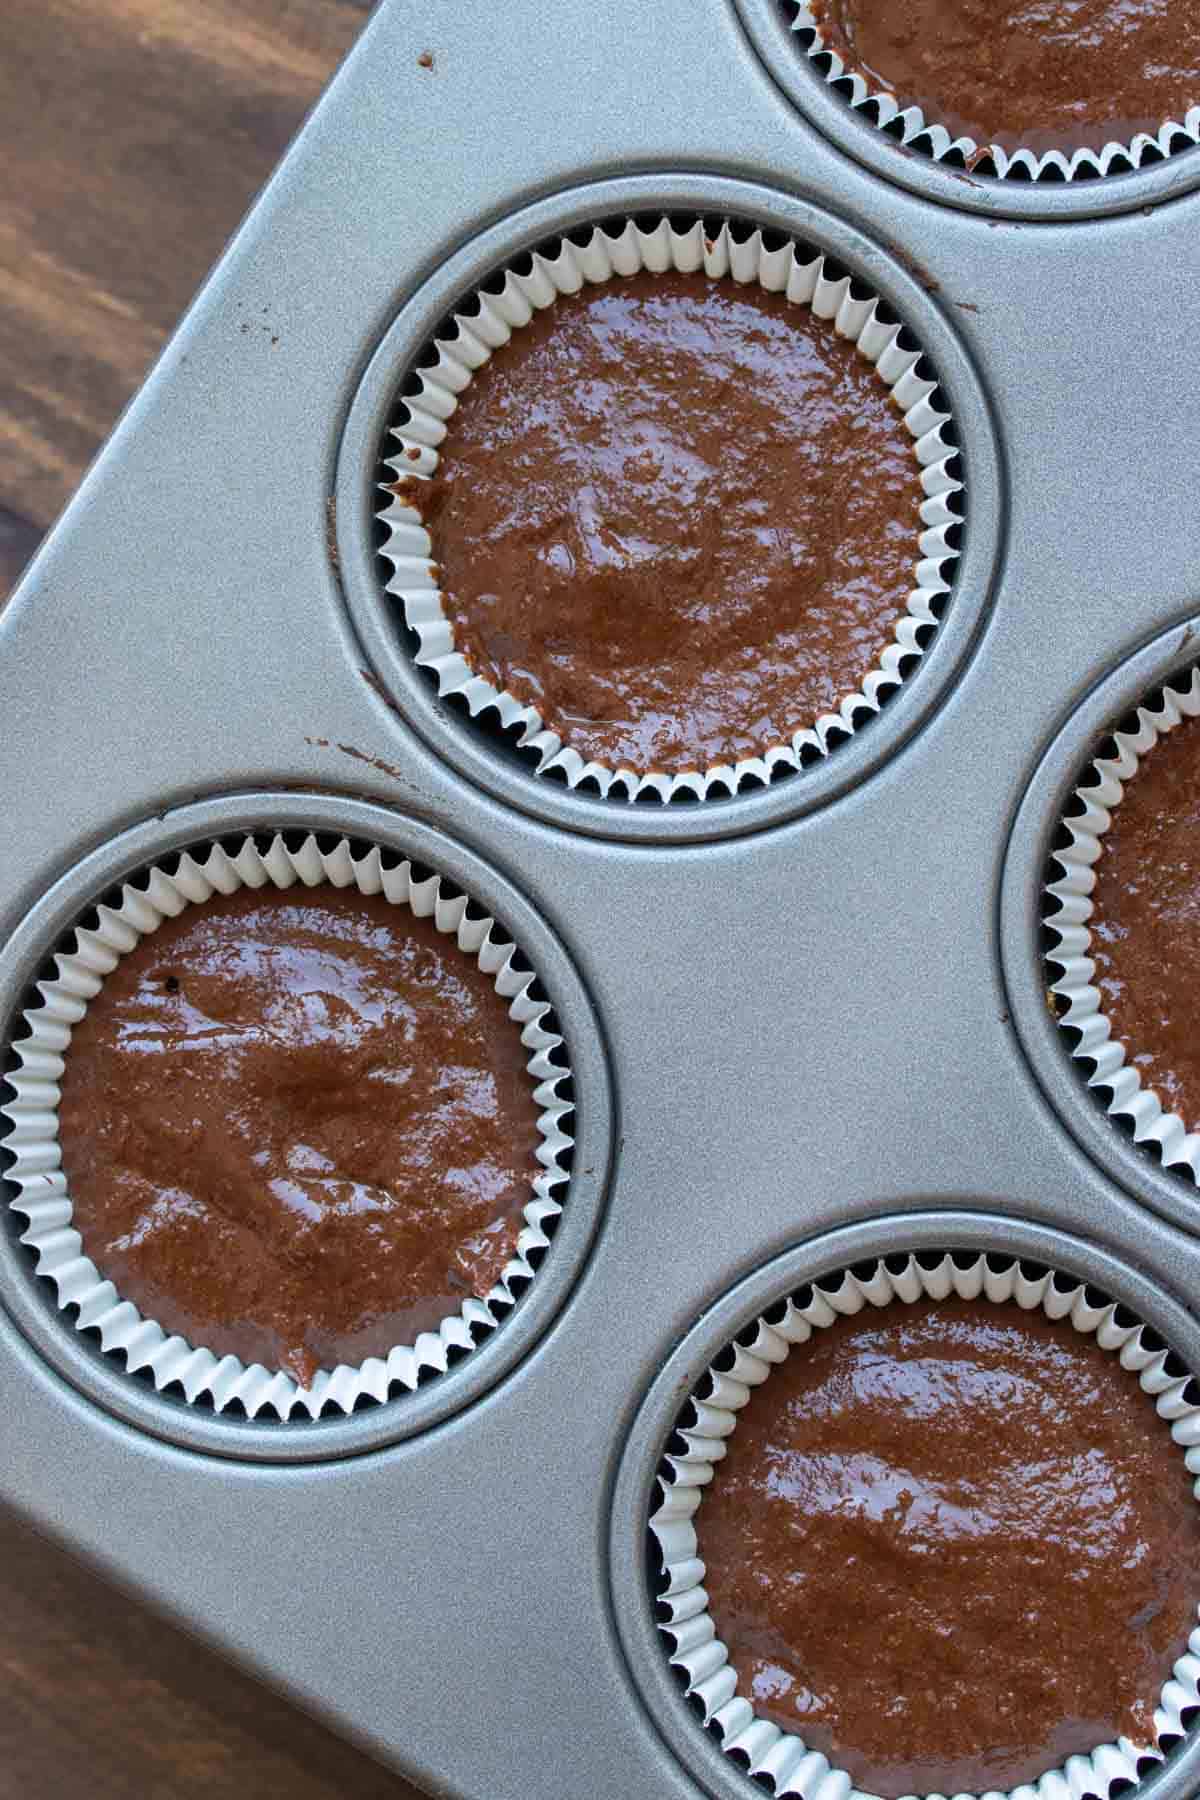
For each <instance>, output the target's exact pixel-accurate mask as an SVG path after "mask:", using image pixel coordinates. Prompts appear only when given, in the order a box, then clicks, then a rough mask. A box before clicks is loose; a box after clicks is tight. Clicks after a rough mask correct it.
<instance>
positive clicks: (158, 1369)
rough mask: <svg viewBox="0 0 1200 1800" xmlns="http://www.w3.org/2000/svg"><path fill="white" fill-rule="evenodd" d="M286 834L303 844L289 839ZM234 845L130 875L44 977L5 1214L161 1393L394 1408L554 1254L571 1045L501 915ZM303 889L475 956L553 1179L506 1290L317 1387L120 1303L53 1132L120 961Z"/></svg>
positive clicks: (402, 880) (317, 862) (410, 874)
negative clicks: (394, 916)
mask: <svg viewBox="0 0 1200 1800" xmlns="http://www.w3.org/2000/svg"><path fill="white" fill-rule="evenodd" d="M259 835H260V837H261V835H262V834H259ZM287 835H288V837H289V838H291V839H292V841H293V842H294V841H295V837H294V834H293V833H290V832H289V833H288V834H287ZM227 841H228V840H227V839H226V840H223V841H222V843H212V844H207V845H205V846H203V847H197V851H196V854H193V852H192V851H190V850H189V851H186V852H185V853H184V854H183V855H182V856H181V857H180V859H179V866H178V868H176V869H175V870H174V871H173V872H172V873H168V872H167V870H166V869H164V868H161V867H153V868H151V869H150V870H149V872H148V874H147V875H146V876H144V877H135V878H133V879H132V880H131V881H127V882H126V883H125V884H124V886H123V887H122V889H121V898H120V903H119V904H118V905H115V906H112V905H109V904H107V903H104V904H100V905H99V906H98V907H97V908H96V911H97V914H98V920H97V923H96V924H95V925H94V926H90V927H84V926H82V925H80V926H76V928H75V930H74V932H73V934H72V935H73V938H74V948H72V949H69V950H60V951H59V952H58V953H57V954H56V955H55V956H54V958H53V961H54V965H55V969H56V974H55V976H54V977H53V979H43V980H40V981H38V982H37V984H36V987H37V992H38V993H39V994H40V996H41V999H42V1004H41V1005H36V1004H32V1005H30V1006H29V1007H28V1008H27V1009H26V1010H25V1012H24V1013H23V1014H22V1016H21V1024H22V1025H23V1026H24V1028H25V1030H26V1032H27V1035H26V1036H24V1037H21V1038H18V1039H16V1040H15V1041H14V1042H13V1044H12V1049H13V1050H14V1051H15V1053H16V1055H17V1057H18V1058H19V1064H20V1066H19V1067H18V1068H17V1069H15V1070H14V1071H13V1072H12V1073H10V1074H8V1075H7V1076H6V1077H5V1080H6V1081H7V1082H8V1084H9V1086H10V1088H11V1089H12V1090H13V1097H12V1098H11V1099H9V1100H8V1101H7V1102H5V1103H4V1104H3V1105H0V1116H3V1117H4V1118H5V1119H6V1120H7V1121H8V1122H9V1124H10V1125H11V1127H12V1130H11V1132H10V1134H9V1135H8V1137H7V1138H5V1139H4V1140H3V1148H4V1149H5V1150H6V1151H7V1152H9V1153H10V1154H11V1157H12V1159H13V1160H12V1166H11V1167H10V1168H8V1169H7V1170H5V1179H6V1180H7V1181H8V1182H11V1183H13V1184H14V1185H15V1186H16V1188H17V1194H16V1197H15V1198H14V1199H13V1200H12V1201H11V1202H10V1205H11V1208H12V1210H13V1212H15V1213H18V1214H20V1215H21V1216H22V1218H23V1219H24V1220H25V1230H24V1231H23V1233H22V1236H21V1242H22V1243H23V1244H25V1245H27V1246H28V1247H29V1248H30V1249H31V1250H32V1251H34V1253H35V1254H36V1257H37V1265H36V1272H37V1274H38V1275H40V1276H45V1277H46V1278H47V1279H48V1280H49V1281H51V1282H52V1283H53V1284H54V1288H55V1291H56V1293H57V1296H58V1305H59V1307H60V1308H61V1309H62V1310H63V1311H66V1310H67V1309H69V1308H76V1309H77V1312H76V1317H75V1326H76V1329H77V1330H79V1331H98V1332H99V1334H100V1344H101V1348H102V1349H103V1350H104V1351H105V1352H106V1353H107V1354H109V1355H111V1356H116V1357H119V1358H121V1359H122V1360H123V1361H124V1363H125V1367H126V1369H127V1370H128V1372H129V1373H130V1374H131V1375H133V1374H146V1375H149V1376H150V1377H151V1379H152V1380H153V1382H154V1385H155V1387H156V1388H157V1389H159V1390H160V1391H161V1390H163V1389H164V1388H167V1387H169V1386H171V1385H172V1384H174V1385H175V1386H177V1387H178V1389H179V1390H180V1391H181V1392H182V1394H183V1396H184V1397H185V1398H186V1399H187V1400H188V1401H189V1402H191V1403H195V1402H196V1401H200V1400H203V1401H205V1402H207V1403H210V1404H211V1405H212V1407H213V1408H214V1410H215V1411H217V1412H221V1411H222V1410H224V1408H226V1407H228V1406H229V1405H230V1404H231V1403H233V1402H235V1401H237V1402H240V1403H241V1405H242V1407H243V1408H244V1409H245V1411H246V1413H247V1415H248V1416H249V1417H251V1418H253V1417H254V1416H255V1415H257V1414H258V1413H261V1412H269V1411H273V1412H274V1413H276V1414H277V1415H278V1417H279V1418H280V1419H285V1420H286V1419H288V1418H290V1417H291V1416H292V1415H293V1414H299V1415H304V1414H307V1415H308V1416H309V1417H311V1418H316V1417H317V1416H318V1415H319V1414H320V1413H321V1411H322V1409H323V1408H325V1407H329V1406H332V1407H334V1408H335V1409H340V1410H341V1411H342V1412H346V1413H350V1412H352V1411H353V1410H354V1408H355V1405H356V1404H357V1403H358V1402H360V1401H361V1400H363V1399H368V1400H372V1401H378V1402H383V1401H386V1400H387V1399H388V1398H389V1397H390V1394H391V1390H392V1388H393V1386H395V1385H398V1386H400V1387H402V1388H406V1389H409V1390H410V1391H411V1390H413V1389H415V1388H416V1387H417V1386H418V1385H419V1384H420V1383H421V1382H422V1381H423V1380H425V1379H428V1378H429V1377H430V1376H433V1375H441V1374H444V1373H445V1372H446V1370H447V1368H448V1367H449V1366H450V1362H451V1359H452V1358H453V1357H455V1356H457V1355H460V1354H461V1353H464V1352H468V1351H470V1350H472V1349H473V1348H474V1347H475V1343H474V1339H473V1337H472V1330H473V1328H474V1329H475V1330H477V1331H485V1332H489V1333H490V1332H491V1331H493V1330H495V1329H496V1328H497V1326H499V1325H500V1323H501V1322H502V1314H503V1312H505V1311H507V1310H508V1309H510V1308H511V1307H512V1306H513V1305H515V1303H516V1297H517V1296H516V1294H515V1293H514V1291H513V1286H512V1284H513V1282H514V1281H517V1280H520V1281H531V1280H533V1279H535V1270H534V1266H533V1265H531V1263H530V1262H529V1260H528V1259H529V1257H530V1255H531V1254H532V1253H536V1252H543V1251H545V1250H546V1249H548V1247H549V1244H550V1237H549V1235H548V1228H550V1229H552V1228H553V1221H554V1220H555V1219H556V1218H557V1217H558V1215H559V1214H560V1213H561V1211H562V1206H561V1203H560V1202H559V1200H558V1199H556V1197H555V1191H554V1190H555V1189H556V1188H557V1187H559V1186H561V1185H562V1184H563V1183H565V1182H566V1180H567V1175H566V1171H565V1169H564V1167H563V1162H562V1159H563V1156H564V1153H565V1152H566V1151H567V1150H568V1149H569V1148H570V1145H571V1139H570V1137H569V1136H568V1135H567V1133H566V1132H565V1131H564V1129H563V1126H562V1120H563V1118H564V1116H565V1115H566V1114H567V1113H568V1112H569V1111H570V1105H569V1103H568V1102H567V1101H565V1100H563V1099H561V1098H560V1097H559V1094H558V1087H559V1083H560V1082H562V1081H564V1080H566V1079H567V1078H568V1077H569V1075H570V1069H569V1068H568V1067H566V1066H564V1065H562V1064H560V1063H558V1062H556V1061H554V1060H552V1059H553V1057H554V1055H555V1052H558V1051H561V1049H562V1044H563V1040H562V1038H561V1037H559V1036H558V1035H557V1033H555V1032H553V1031H551V1030H548V1029H547V1028H546V1025H545V1023H544V1021H545V1019H546V1015H547V1014H548V1013H549V1011H550V1006H549V1002H548V1001H545V1000H537V999H534V998H533V997H532V995H531V994H530V992H529V989H530V986H531V984H532V983H533V981H534V980H535V975H534V973H531V972H529V971H521V970H518V969H516V968H514V967H513V966H512V965H513V958H514V956H515V955H516V953H517V946H516V945H514V944H512V943H509V942H506V941H504V939H503V934H502V932H501V931H500V930H499V928H498V927H497V925H496V922H495V920H494V919H492V918H489V917H486V916H482V917H470V916H468V910H467V909H468V904H469V902H468V899H467V897H465V896H462V895H459V896H456V897H454V898H451V897H449V896H446V895H443V894H442V892H441V878H440V877H439V876H438V875H436V874H430V875H422V876H420V877H418V875H417V874H416V873H414V870H413V866H412V864H411V863H410V862H408V861H401V862H399V863H398V864H397V865H396V866H388V865H387V864H385V862H384V860H383V858H382V856H381V853H380V850H379V849H378V848H377V847H376V848H372V849H370V851H369V852H368V853H367V854H366V855H365V856H362V857H360V858H358V859H357V860H356V858H355V856H354V854H353V852H352V848H351V844H350V842H349V840H347V839H345V838H342V839H341V840H339V841H338V842H337V843H336V844H335V846H334V847H333V849H331V850H323V849H322V848H321V847H320V844H319V842H318V840H317V838H316V836H314V835H312V834H308V835H307V836H305V837H304V838H303V840H302V841H301V842H300V844H299V847H298V848H296V849H291V848H289V846H288V843H287V841H285V837H284V836H283V835H282V834H275V835H274V836H273V837H272V839H271V842H270V845H269V847H268V848H267V849H266V850H265V851H262V852H260V851H259V849H258V848H257V847H256V844H255V841H254V838H253V837H252V836H250V835H247V836H245V837H244V839H243V840H242V842H241V844H240V846H239V848H238V849H237V851H236V854H230V852H229V851H228V850H226V849H225V848H224V843H225V842H227ZM296 882H300V883H302V884H303V885H304V886H306V887H310V888H315V887H319V886H322V885H323V884H326V883H328V884H329V885H330V886H332V887H336V888H348V887H356V888H357V889H358V891H359V893H361V894H383V895H384V896H385V897H386V898H387V899H388V900H390V901H391V902H392V903H393V905H396V906H408V907H410V908H411V910H412V911H413V913H414V914H415V915H416V916H417V917H418V918H424V919H430V920H432V922H433V924H434V925H435V926H436V928H437V930H438V931H440V932H443V933H445V934H446V935H447V936H448V937H451V938H453V939H454V940H455V942H456V943H457V944H458V946H459V948H460V949H461V950H463V951H464V952H465V953H466V954H467V955H469V956H473V957H474V958H475V959H476V961H477V962H478V964H479V967H480V968H481V969H482V970H483V971H484V973H485V974H487V975H489V976H491V977H492V979H493V981H494V982H495V986H496V992H497V993H498V994H500V995H501V996H502V997H503V998H504V999H505V1000H507V1001H508V1002H509V1008H508V1011H509V1017H510V1018H511V1019H512V1020H513V1022H514V1025H515V1026H516V1027H517V1028H518V1029H519V1031H520V1036H521V1043H522V1044H523V1045H524V1046H525V1048H526V1049H527V1050H528V1052H529V1060H528V1064H527V1068H528V1073H529V1078H530V1080H531V1082H532V1083H533V1084H534V1098H535V1100H536V1101H537V1104H538V1105H539V1107H540V1108H541V1115H540V1118H539V1121H538V1128H539V1131H540V1132H541V1136H542V1142H541V1144H540V1145H539V1146H538V1150H537V1160H538V1162H540V1163H541V1165H542V1172H541V1173H540V1174H536V1175H533V1174H531V1177H530V1190H531V1191H530V1198H529V1200H528V1202H527V1203H526V1205H525V1208H524V1214H525V1225H524V1226H523V1227H522V1229H521V1231H520V1233H519V1235H518V1238H517V1244H516V1250H515V1253H514V1255H513V1257H512V1258H511V1260H510V1261H509V1262H508V1263H507V1265H506V1266H505V1269H504V1272H503V1274H502V1276H501V1279H500V1280H499V1281H498V1282H497V1283H496V1285H495V1286H494V1287H493V1288H491V1289H490V1291H489V1292H488V1293H487V1294H486V1295H483V1296H482V1297H478V1298H477V1297H475V1296H472V1297H470V1298H468V1299H467V1300H465V1301H464V1302H463V1305H462V1307H461V1309H460V1310H459V1312H457V1313H455V1314H453V1315H451V1316H449V1317H447V1318H445V1319H443V1320H442V1322H441V1324H440V1326H439V1327H438V1329H437V1330H436V1331H426V1332H422V1333H421V1334H420V1335H419V1336H418V1337H417V1339H416V1341H415V1342H414V1343H412V1344H402V1345H397V1346H396V1347H395V1348H393V1349H392V1350H391V1351H390V1353H389V1354H388V1355H387V1356H386V1357H371V1358H370V1359H368V1360H367V1361H366V1362H364V1363H362V1364H361V1365H359V1366H357V1367H351V1366H349V1365H345V1364H343V1365H340V1366H339V1367H337V1368H336V1369H332V1370H325V1369H323V1370H321V1371H320V1373H319V1374H318V1375H317V1376H316V1378H315V1380H314V1381H313V1383H312V1385H311V1387H307V1388H302V1387H300V1386H299V1384H298V1383H297V1382H296V1381H294V1380H293V1379H292V1377H291V1376H289V1375H287V1374H285V1373H284V1372H283V1371H282V1370H270V1369H266V1368H264V1367H263V1366H262V1365H261V1364H260V1363H255V1364H253V1365H252V1366H250V1367H246V1366H245V1365H244V1364H243V1363H242V1362H241V1361H240V1360H239V1359H238V1358H237V1357H236V1356H231V1355H218V1354H215V1353H214V1352H213V1351H212V1350H209V1349H207V1348H206V1347H204V1346H203V1345H193V1344H190V1343H189V1342H188V1341H187V1340H186V1339H185V1338H183V1337H180V1336H179V1335H178V1334H168V1333H167V1332H166V1331H165V1330H164V1329H163V1327H162V1326H161V1325H159V1324H158V1323H157V1322H156V1321H155V1320H154V1319H148V1318H144V1317H143V1316H142V1314H141V1313H140V1312H139V1311H138V1309H137V1307H136V1306H134V1305H133V1303H132V1302H131V1301H129V1300H125V1299H122V1297H121V1295H120V1294H119V1293H118V1292H117V1289H116V1287H115V1286H114V1285H113V1283H112V1282H111V1281H108V1280H106V1279H105V1277H104V1276H103V1275H102V1274H101V1272H100V1270H99V1269H97V1267H96V1265H95V1264H94V1263H93V1262H92V1261H91V1259H90V1258H89V1257H88V1256H87V1255H86V1253H85V1250H84V1245H83V1240H82V1238H81V1237H80V1234H79V1232H78V1231H77V1230H76V1229H75V1228H74V1226H73V1225H72V1222H71V1219H72V1212H71V1197H70V1193H69V1191H68V1187H67V1181H66V1177H65V1175H64V1174H63V1171H62V1147H61V1144H60V1141H59V1135H58V1103H59V1098H60V1088H59V1082H60V1080H61V1077H62V1074H63V1070H64V1066H65V1059H66V1057H67V1055H68V1053H69V1049H70V1043H71V1034H72V1031H73V1029H74V1027H75V1026H76V1025H77V1024H78V1023H79V1021H80V1020H81V1019H82V1018H83V1016H84V1013H85V1012H86V1011H87V1007H88V1004H89V1002H90V1001H91V1000H93V999H94V998H95V996H96V995H97V994H98V993H99V992H100V991H101V988H102V987H103V985H104V977H105V976H106V975H107V974H109V973H110V972H111V971H112V970H113V969H114V968H115V967H116V965H117V963H118V962H119V960H120V958H121V957H122V956H124V955H125V954H126V953H127V952H128V951H130V950H132V949H133V948H134V946H135V945H136V944H137V943H139V942H140V941H141V939H142V938H143V937H145V936H146V935H148V934H149V933H151V932H153V931H155V930H157V928H158V927H159V925H161V924H162V922H163V920H164V919H168V918H175V917H177V916H178V915H179V914H180V913H181V912H183V910H184V908H185V907H187V906H197V905H202V904H203V903H204V902H205V901H206V900H209V899H211V898H212V897H213V895H214V894H217V895H219V894H232V893H235V892H236V891H237V890H238V889H239V888H242V887H249V888H263V887H266V886H268V885H274V886H275V887H277V888H289V887H292V886H293V885H294V884H295V883H296ZM476 910H477V909H476ZM493 934H494V935H493Z"/></svg>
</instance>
